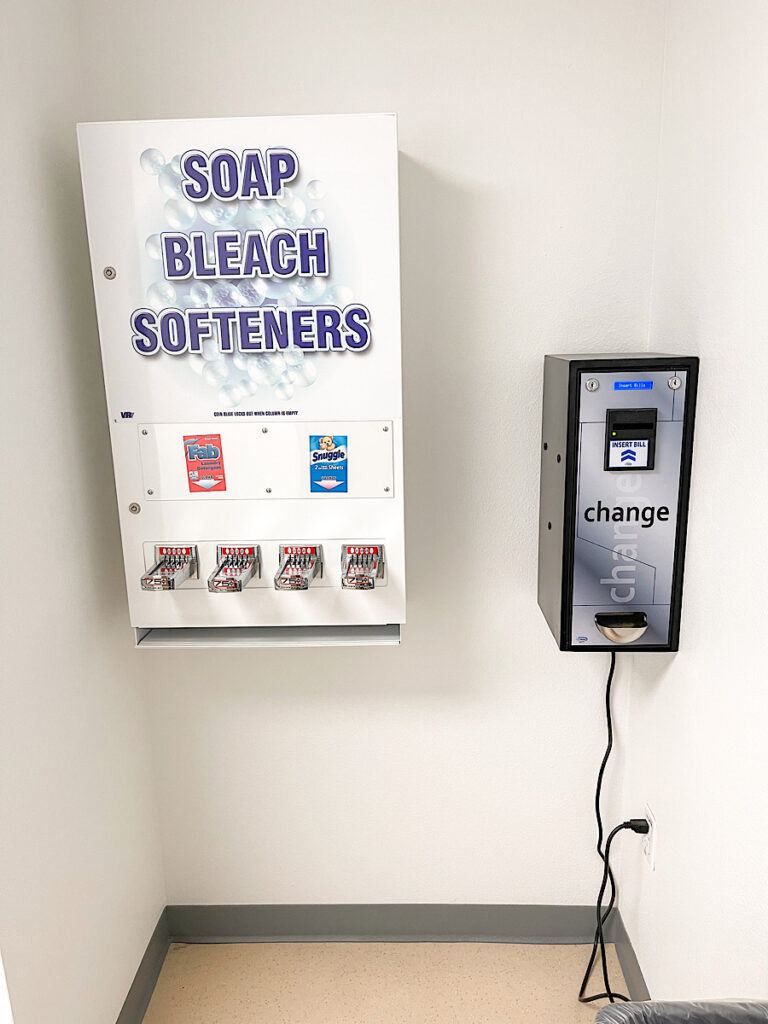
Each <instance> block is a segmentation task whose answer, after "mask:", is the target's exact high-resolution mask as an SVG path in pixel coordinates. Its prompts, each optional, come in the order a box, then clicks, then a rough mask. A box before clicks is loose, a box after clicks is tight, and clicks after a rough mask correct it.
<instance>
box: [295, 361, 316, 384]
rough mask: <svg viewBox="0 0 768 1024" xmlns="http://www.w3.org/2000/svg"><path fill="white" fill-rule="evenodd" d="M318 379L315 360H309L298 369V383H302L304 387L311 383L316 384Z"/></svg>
mask: <svg viewBox="0 0 768 1024" xmlns="http://www.w3.org/2000/svg"><path fill="white" fill-rule="evenodd" d="M316 380H317V367H316V366H315V364H314V362H311V361H310V360H307V361H306V362H305V363H304V364H303V365H302V366H299V367H298V368H297V371H296V383H297V384H300V385H301V386H302V387H303V388H308V387H309V386H310V385H311V384H314V383H315V381H316Z"/></svg>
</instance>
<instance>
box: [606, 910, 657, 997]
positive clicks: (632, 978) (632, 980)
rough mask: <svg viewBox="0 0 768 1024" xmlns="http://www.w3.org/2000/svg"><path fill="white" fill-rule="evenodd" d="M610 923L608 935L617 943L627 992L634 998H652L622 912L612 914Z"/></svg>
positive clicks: (617, 953) (617, 951)
mask: <svg viewBox="0 0 768 1024" xmlns="http://www.w3.org/2000/svg"><path fill="white" fill-rule="evenodd" d="M609 924H610V927H609V930H608V937H609V939H610V941H611V942H613V943H615V944H616V956H617V957H618V958H619V963H620V964H621V970H622V973H623V974H624V980H625V981H626V983H627V994H628V995H629V996H630V997H631V998H632V999H650V998H651V994H650V992H649V991H648V986H647V985H646V983H645V978H644V977H643V972H642V970H641V968H640V963H639V962H638V959H637V956H636V954H635V950H634V948H633V946H632V943H631V942H630V939H629V935H627V929H626V928H625V927H624V922H623V921H622V919H621V914H620V913H619V912H617V913H616V914H615V915H612V916H611V920H610V922H609Z"/></svg>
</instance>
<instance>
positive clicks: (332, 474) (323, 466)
mask: <svg viewBox="0 0 768 1024" xmlns="http://www.w3.org/2000/svg"><path fill="white" fill-rule="evenodd" d="M309 489H310V491H312V492H313V493H320V492H322V491H325V492H326V493H328V492H333V493H335V494H340V493H345V492H346V490H347V435H346V434H311V435H310V438H309Z"/></svg>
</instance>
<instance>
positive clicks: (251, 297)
mask: <svg viewBox="0 0 768 1024" xmlns="http://www.w3.org/2000/svg"><path fill="white" fill-rule="evenodd" d="M237 290H238V291H239V292H240V294H241V295H242V297H243V299H244V300H245V301H244V305H246V306H260V305H261V304H262V302H263V301H264V299H265V298H266V297H267V286H266V285H265V284H264V282H263V281H262V280H261V278H254V280H253V281H242V282H241V283H240V284H239V285H238V286H237Z"/></svg>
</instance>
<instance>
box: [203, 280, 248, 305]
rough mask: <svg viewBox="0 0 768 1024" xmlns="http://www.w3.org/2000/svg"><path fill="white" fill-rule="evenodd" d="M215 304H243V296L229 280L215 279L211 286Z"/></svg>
mask: <svg viewBox="0 0 768 1024" xmlns="http://www.w3.org/2000/svg"><path fill="white" fill-rule="evenodd" d="M211 292H212V294H213V303H214V305H216V306H244V305H245V299H244V296H243V295H242V294H241V293H240V292H239V291H238V290H237V288H235V286H234V285H233V284H232V283H231V282H230V281H217V282H216V283H215V284H214V285H213V287H212V288H211Z"/></svg>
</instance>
